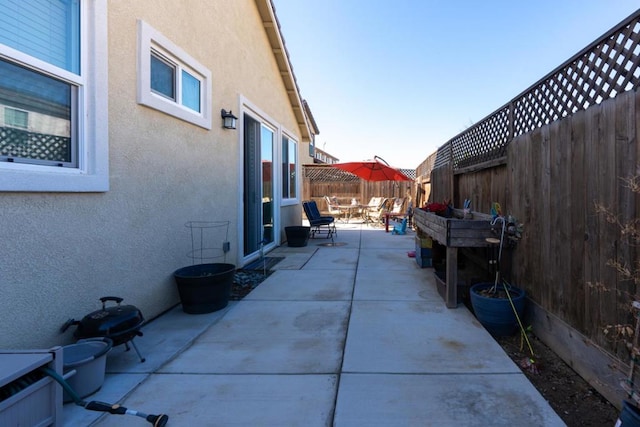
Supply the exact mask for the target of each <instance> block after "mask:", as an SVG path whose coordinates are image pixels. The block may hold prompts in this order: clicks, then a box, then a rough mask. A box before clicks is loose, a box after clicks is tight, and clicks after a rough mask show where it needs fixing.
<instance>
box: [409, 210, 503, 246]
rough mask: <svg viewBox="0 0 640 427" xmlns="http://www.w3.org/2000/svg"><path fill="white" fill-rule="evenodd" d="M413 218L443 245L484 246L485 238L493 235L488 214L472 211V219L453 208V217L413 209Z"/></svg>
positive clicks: (424, 230) (485, 244) (485, 243)
mask: <svg viewBox="0 0 640 427" xmlns="http://www.w3.org/2000/svg"><path fill="white" fill-rule="evenodd" d="M457 215H459V217H456V216H457ZM413 220H414V222H415V224H416V227H418V229H419V230H420V231H422V232H424V233H425V234H427V235H429V236H431V237H432V238H433V240H436V241H437V242H438V243H440V244H441V245H445V246H451V247H457V248H472V247H485V246H488V244H487V241H486V240H485V239H486V238H487V237H495V235H494V234H493V233H492V232H491V216H490V215H485V214H480V213H474V215H473V219H462V212H461V211H460V210H459V209H454V218H444V217H441V216H438V215H436V214H434V213H433V212H426V211H423V210H422V209H415V210H414V213H413Z"/></svg>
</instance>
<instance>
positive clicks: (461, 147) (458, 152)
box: [450, 107, 511, 169]
mask: <svg viewBox="0 0 640 427" xmlns="http://www.w3.org/2000/svg"><path fill="white" fill-rule="evenodd" d="M510 139H511V138H510V136H509V108H508V107H506V108H503V109H501V110H498V111H496V112H495V113H493V114H492V115H491V116H489V117H487V118H486V119H485V120H483V121H481V122H480V123H478V124H477V125H475V126H473V127H472V128H470V129H469V130H467V131H466V132H464V133H461V134H460V135H458V136H457V137H455V138H453V139H452V140H451V141H450V143H451V150H452V153H453V167H454V168H455V169H460V168H464V167H467V166H472V165H476V164H478V163H484V162H487V161H490V160H494V159H499V158H501V157H504V156H505V155H506V153H507V145H508V144H509V141H510Z"/></svg>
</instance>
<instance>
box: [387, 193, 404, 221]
mask: <svg viewBox="0 0 640 427" xmlns="http://www.w3.org/2000/svg"><path fill="white" fill-rule="evenodd" d="M403 207H404V198H403V197H396V198H395V199H394V200H393V205H392V206H391V209H390V210H389V218H393V219H398V218H400V217H404V216H405V212H404V210H403Z"/></svg>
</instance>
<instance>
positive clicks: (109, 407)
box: [40, 367, 169, 427]
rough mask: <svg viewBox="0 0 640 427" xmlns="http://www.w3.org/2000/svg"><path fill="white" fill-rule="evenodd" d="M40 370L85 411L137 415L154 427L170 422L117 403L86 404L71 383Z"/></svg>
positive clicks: (48, 370) (50, 370) (163, 415)
mask: <svg viewBox="0 0 640 427" xmlns="http://www.w3.org/2000/svg"><path fill="white" fill-rule="evenodd" d="M40 369H41V370H42V372H43V373H45V374H46V375H48V376H50V377H51V378H53V379H54V380H56V381H57V382H58V384H60V385H61V386H62V388H63V389H64V390H65V391H66V392H67V393H68V394H69V396H71V399H73V402H74V403H75V404H76V405H78V406H82V407H83V408H85V409H88V410H90V411H98V412H108V413H110V414H114V415H135V416H137V417H141V418H144V419H145V420H147V421H149V422H150V423H151V424H152V425H153V427H164V426H166V425H167V421H169V416H168V415H166V414H160V415H153V414H145V413H144V412H139V411H135V410H133V409H127V408H125V407H124V406H120V405H118V404H117V403H116V404H111V403H105V402H98V401H95V400H92V401H90V402H85V401H84V400H82V399H81V398H80V396H78V393H76V391H75V390H74V389H73V388H72V387H71V386H70V385H69V383H68V382H67V381H65V379H64V378H63V377H62V376H61V375H60V374H58V373H57V372H56V371H54V370H53V369H50V368H47V367H42V368H40Z"/></svg>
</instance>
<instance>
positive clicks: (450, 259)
mask: <svg viewBox="0 0 640 427" xmlns="http://www.w3.org/2000/svg"><path fill="white" fill-rule="evenodd" d="M453 211H454V212H453V214H454V215H453V218H445V217H441V216H438V215H436V214H435V213H433V212H426V211H423V210H422V209H415V210H414V211H413V220H414V223H415V225H416V227H417V228H418V230H420V231H421V232H422V233H424V234H426V235H428V236H430V237H431V238H432V239H433V240H435V241H437V242H438V243H440V244H441V245H444V246H446V248H447V271H446V290H445V295H444V296H443V298H444V300H445V302H446V305H447V307H449V308H455V307H457V306H458V303H459V300H458V297H457V283H458V248H474V247H487V246H491V244H490V243H487V240H486V239H487V238H488V237H495V235H494V234H493V232H492V231H491V216H490V215H486V214H481V213H477V212H474V213H473V219H463V213H462V210H460V209H454V210H453Z"/></svg>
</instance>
